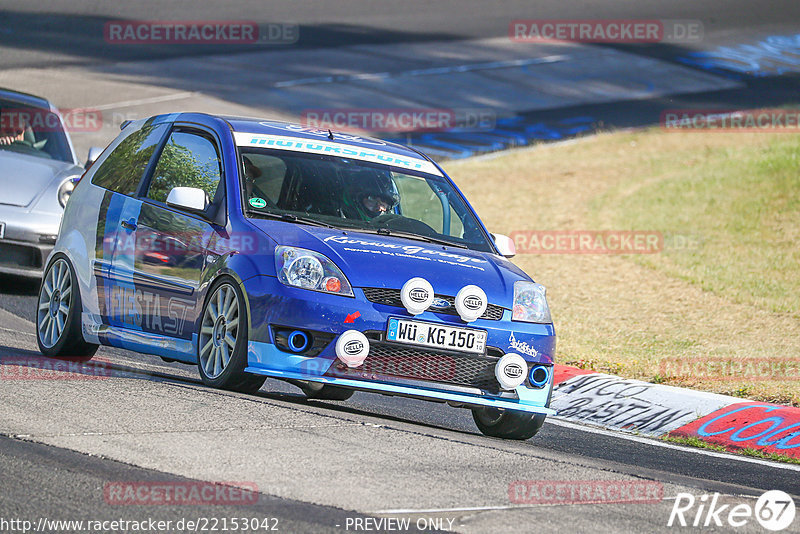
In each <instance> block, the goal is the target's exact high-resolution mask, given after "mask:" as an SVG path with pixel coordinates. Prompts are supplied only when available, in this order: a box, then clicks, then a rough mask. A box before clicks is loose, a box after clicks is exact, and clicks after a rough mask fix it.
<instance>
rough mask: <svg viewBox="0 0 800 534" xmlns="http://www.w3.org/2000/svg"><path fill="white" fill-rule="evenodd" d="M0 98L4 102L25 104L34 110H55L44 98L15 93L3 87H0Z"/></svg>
mask: <svg viewBox="0 0 800 534" xmlns="http://www.w3.org/2000/svg"><path fill="white" fill-rule="evenodd" d="M0 98H2V99H4V100H13V101H15V102H19V103H20V104H25V105H27V106H31V107H35V108H41V109H47V110H50V111H55V110H56V108H55V106H53V105H52V104H51V103H50V101H49V100H47V99H46V98H42V97H40V96H36V95H31V94H28V93H23V92H22V91H15V90H13V89H8V88H5V87H0Z"/></svg>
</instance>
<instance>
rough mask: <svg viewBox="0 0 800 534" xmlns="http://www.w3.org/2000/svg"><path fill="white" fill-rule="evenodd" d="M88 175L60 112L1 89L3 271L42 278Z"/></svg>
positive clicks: (0, 253) (32, 98)
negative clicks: (63, 222)
mask: <svg viewBox="0 0 800 534" xmlns="http://www.w3.org/2000/svg"><path fill="white" fill-rule="evenodd" d="M82 174H83V167H81V165H80V164H79V162H78V159H77V158H76V156H75V151H74V149H73V148H72V141H71V140H70V138H69V135H68V134H67V131H66V129H65V127H64V120H63V119H62V117H61V114H60V113H59V112H58V110H57V109H56V108H55V107H54V106H53V105H52V104H50V102H48V101H47V100H45V99H44V98H39V97H36V96H33V95H29V94H25V93H20V92H17V91H12V90H8V89H2V88H0V273H7V274H14V275H21V276H32V277H41V275H42V269H43V266H44V264H45V262H46V261H47V256H48V255H49V254H50V251H51V250H52V248H53V245H54V244H55V242H56V236H57V235H58V229H59V225H60V224H61V216H62V214H63V213H64V206H65V205H66V203H67V200H68V199H69V195H70V193H71V192H72V189H73V188H74V186H75V183H76V182H77V181H78V180H79V179H80V176H81V175H82Z"/></svg>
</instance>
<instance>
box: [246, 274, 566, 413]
mask: <svg viewBox="0 0 800 534" xmlns="http://www.w3.org/2000/svg"><path fill="white" fill-rule="evenodd" d="M243 290H244V293H245V295H247V299H248V305H249V309H250V310H249V311H250V319H251V325H250V336H249V338H250V339H249V345H248V367H247V368H246V371H248V372H251V373H256V374H262V375H266V376H271V377H276V378H284V379H293V380H307V381H312V382H320V383H326V384H332V385H337V386H341V387H348V388H353V389H359V390H364V391H374V392H379V393H384V394H390V395H402V396H408V397H414V398H421V399H427V400H434V401H440V402H449V403H451V404H456V405H462V406H467V407H476V406H491V407H496V408H505V409H511V410H519V411H526V412H534V413H541V414H548V415H549V414H552V413H554V412H553V411H552V410H550V409H549V408H548V405H549V397H550V392H551V390H552V372H551V373H550V378H549V380H548V383H547V384H545V385H544V386H543V387H538V388H536V387H533V386H531V385H530V383H529V381H527V380H526V382H525V383H524V384H522V385H520V386H519V387H517V388H516V389H515V390H513V391H504V390H502V389H501V388H500V387H499V384H497V382H496V379H495V378H494V376H493V369H494V367H493V366H494V364H495V363H496V361H497V360H498V359H499V357H500V356H502V355H503V354H505V353H508V352H516V353H518V354H520V355H521V356H522V357H523V358H524V359H525V360H526V361H527V362H528V363H529V366H531V365H533V364H544V365H547V366H552V363H553V353H554V351H555V332H554V330H553V326H552V325H550V324H548V325H540V324H529V323H518V322H512V321H511V320H510V319H511V317H510V315H511V312H510V310H507V309H506V310H504V312H503V317H502V319H500V320H488V319H479V320H477V321H474V322H472V323H469V325H465V324H464V323H463V321H461V319H460V318H458V317H457V316H453V315H447V314H444V313H433V312H430V311H428V312H425V313H423V314H421V315H419V316H417V317H416V318H417V319H418V320H421V321H428V322H436V323H442V324H447V325H452V326H462V327H464V326H466V327H468V328H477V329H482V330H486V331H487V334H488V336H487V346H488V347H489V349H488V350H487V354H486V355H485V356H470V355H466V354H459V353H455V352H451V351H440V350H436V349H426V348H422V347H413V346H409V345H404V344H397V343H391V342H387V341H385V340H384V339H383V333H384V332H385V331H386V326H387V321H388V319H389V317H390V316H401V317H408V313H407V312H406V311H405V310H404V309H402V308H398V307H394V306H387V305H383V304H377V303H375V302H370V301H369V300H367V298H366V296H365V294H364V291H363V290H362V289H360V288H354V293H355V298H348V297H341V296H337V295H330V294H325V293H318V292H312V291H306V290H302V289H297V288H291V287H287V286H285V285H283V284H281V283H280V282H278V280H277V279H276V278H273V277H268V276H258V277H254V278H251V279H249V280H246V281H245V282H244V284H243ZM276 328H286V329H302V330H305V331H308V332H312V333H313V332H318V333H320V335H321V336H325V337H326V339H330V341H329V342H327V344H326V345H325V346H324V348H322V350H321V351H319V352H318V353H317V354H316V355H314V356H311V357H310V356H307V355H302V354H295V353H292V352H290V351H289V350H287V349H286V348H285V347H284V348H283V349H282V348H280V347H279V346H278V345H277V344H276V340H275V331H276ZM346 330H358V331H360V332H363V333H365V334H366V335H367V337H368V339H369V340H370V346H371V347H372V348H373V349H374V350H371V351H370V355H368V356H367V359H366V360H365V362H364V364H363V365H362V366H361V367H359V368H355V369H351V368H348V367H346V366H345V365H344V364H343V363H342V362H341V361H340V360H339V359H338V358H337V356H336V352H335V344H336V338H337V337H338V336H339V335H340V334H341V333H342V332H344V331H346ZM520 349H522V351H521V350H520ZM523 351H524V352H523ZM315 352H316V351H315ZM371 358H374V360H373V359H371ZM387 362H389V363H388V364H387ZM392 362H394V363H392ZM412 367H413V369H414V370H413V371H410V372H409V371H408V369H410V368H412ZM403 369H404V370H403ZM420 369H421V371H420ZM443 370H450V372H444V373H443ZM487 370H490V371H487ZM487 372H488V375H487ZM492 382H494V384H492Z"/></svg>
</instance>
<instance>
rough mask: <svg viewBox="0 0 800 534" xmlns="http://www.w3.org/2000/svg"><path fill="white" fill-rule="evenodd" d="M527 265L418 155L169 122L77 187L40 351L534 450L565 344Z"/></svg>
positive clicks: (231, 121) (214, 121)
mask: <svg viewBox="0 0 800 534" xmlns="http://www.w3.org/2000/svg"><path fill="white" fill-rule="evenodd" d="M513 248H514V247H513V242H511V240H510V239H508V238H507V237H504V236H501V235H492V234H490V233H489V232H488V231H487V230H486V228H485V227H484V226H483V224H482V223H481V221H480V220H479V219H478V217H477V215H476V214H475V212H474V210H473V209H472V207H471V206H470V205H469V203H468V202H467V201H466V199H465V198H464V197H463V195H462V194H461V192H460V191H459V190H458V189H457V188H456V186H455V184H454V183H453V182H452V181H451V180H450V179H449V178H448V177H447V175H446V174H445V172H444V171H443V170H442V168H441V167H440V166H439V165H437V164H436V163H435V162H433V161H432V160H431V159H430V158H428V157H426V156H425V155H424V154H421V153H420V152H417V151H415V150H413V149H411V148H408V147H404V146H400V145H396V144H392V143H388V142H385V141H381V140H379V139H372V138H367V137H359V136H355V135H349V134H346V133H337V132H330V131H328V130H325V131H323V130H316V129H312V128H306V127H303V126H300V125H295V124H289V123H284V122H276V121H264V120H256V119H242V118H233V117H216V116H210V115H204V114H197V113H183V114H170V115H159V116H156V117H152V118H149V119H146V120H139V121H135V122H129V123H125V124H123V128H122V131H121V133H120V135H119V136H118V137H117V139H116V140H114V142H112V143H111V145H109V147H108V148H106V150H105V151H104V152H103V154H102V155H101V156H100V157H99V158H98V159H97V161H95V162H94V164H93V165H92V166H91V167H90V168H89V170H88V171H87V172H86V173H85V174H84V176H83V177H82V178H81V180H80V182H79V183H78V185H77V186H76V187H75V190H74V191H73V193H72V196H71V199H70V201H69V203H68V204H67V206H66V210H65V213H64V217H63V221H62V226H61V230H60V233H59V236H58V240H57V242H56V244H55V248H54V250H53V253H52V254H51V255H50V257H49V259H48V262H47V267H46V272H45V276H44V278H43V282H42V286H41V290H40V294H39V300H38V308H37V339H38V343H39V347H40V350H41V351H42V353H44V354H45V355H47V356H52V357H81V358H91V356H92V355H93V354H94V353H95V351H96V350H97V347H98V345H100V344H103V345H110V346H114V347H121V348H124V349H130V350H134V351H139V352H144V353H151V354H156V355H159V356H161V357H162V358H163V359H165V360H168V361H180V362H184V363H192V364H194V363H196V364H197V365H198V369H199V372H200V375H201V377H202V380H203V382H204V383H205V384H207V385H209V386H212V387H218V388H226V389H232V390H237V391H244V392H255V391H257V390H258V389H259V388H260V387H261V386H262V385H263V383H264V381H265V379H266V377H272V378H277V379H283V380H287V381H290V382H292V383H293V384H295V385H297V386H299V387H300V388H301V389H302V390H303V391H304V392H305V394H306V395H307V396H308V397H310V398H314V399H327V400H345V399H347V398H348V397H350V396H351V395H352V393H353V391H354V390H362V391H371V392H378V393H382V394H389V395H401V396H407V397H413V398H419V399H426V400H432V401H438V402H447V403H449V404H451V405H453V406H458V407H466V408H470V409H471V410H472V412H473V417H474V419H475V422H476V424H477V425H478V428H479V429H480V430H481V432H483V433H484V434H487V435H490V436H497V437H503V438H509V439H527V438H529V437H531V436H533V435H534V434H535V433H536V432H537V431H538V430H539V428H540V427H541V426H542V423H543V422H544V419H545V417H546V416H547V415H548V414H552V413H553V411H552V410H551V409H550V408H549V403H550V395H551V391H552V384H553V356H554V352H555V331H554V329H553V325H552V321H551V319H550V311H549V308H548V305H547V301H546V298H545V290H544V288H543V287H542V286H541V285H539V284H536V283H534V282H533V281H532V280H531V279H530V277H528V276H527V275H526V274H525V273H524V272H523V271H522V270H520V269H519V268H518V267H516V266H515V265H514V264H512V263H511V262H509V261H508V260H507V259H506V257H510V256H513V254H514V250H513ZM504 256H506V257H504Z"/></svg>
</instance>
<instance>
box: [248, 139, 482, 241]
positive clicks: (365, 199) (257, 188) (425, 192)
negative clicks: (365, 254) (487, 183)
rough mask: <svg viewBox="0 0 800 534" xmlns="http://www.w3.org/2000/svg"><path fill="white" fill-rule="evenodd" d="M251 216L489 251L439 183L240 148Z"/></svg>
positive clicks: (365, 166)
mask: <svg viewBox="0 0 800 534" xmlns="http://www.w3.org/2000/svg"><path fill="white" fill-rule="evenodd" d="M240 153H241V160H242V170H241V189H242V194H243V195H244V199H243V200H244V203H245V207H246V209H247V213H248V215H249V216H250V217H281V218H284V219H286V220H290V221H291V220H294V221H298V222H306V223H309V224H321V225H328V226H332V227H336V228H343V229H351V230H356V231H363V232H371V233H381V234H386V235H397V236H402V237H408V238H411V239H419V240H422V241H430V242H435V243H439V244H447V245H452V246H455V247H462V248H470V249H474V250H480V251H484V252H491V251H492V250H493V249H492V248H491V245H490V244H489V242H488V240H487V236H486V234H485V232H484V231H483V230H482V228H481V225H480V224H479V223H478V220H477V219H476V218H475V216H474V215H473V213H472V211H471V210H470V209H469V208H468V207H467V205H466V203H465V202H464V199H463V198H462V197H461V195H460V194H459V193H458V192H457V191H456V190H455V188H454V187H453V186H452V185H451V184H450V182H449V181H448V180H446V179H444V178H441V177H437V176H433V175H430V174H425V173H414V171H405V170H399V169H395V168H391V167H387V166H384V165H379V164H372V163H367V162H364V161H360V160H356V159H348V158H342V157H336V156H320V155H315V154H306V153H301V152H290V151H282V150H271V149H263V148H251V147H246V148H245V147H240Z"/></svg>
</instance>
